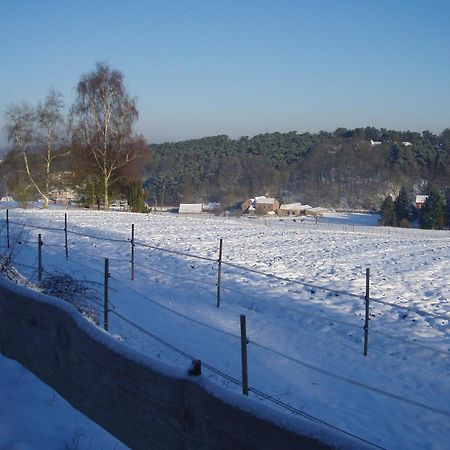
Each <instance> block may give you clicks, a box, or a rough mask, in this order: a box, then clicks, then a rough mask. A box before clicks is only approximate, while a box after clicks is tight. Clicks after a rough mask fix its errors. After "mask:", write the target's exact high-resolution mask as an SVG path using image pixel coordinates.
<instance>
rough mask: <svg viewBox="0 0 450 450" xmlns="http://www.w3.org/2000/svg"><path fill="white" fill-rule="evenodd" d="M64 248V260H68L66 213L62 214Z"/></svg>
mask: <svg viewBox="0 0 450 450" xmlns="http://www.w3.org/2000/svg"><path fill="white" fill-rule="evenodd" d="M64 247H65V249H66V259H68V258H69V246H68V244H67V213H64Z"/></svg>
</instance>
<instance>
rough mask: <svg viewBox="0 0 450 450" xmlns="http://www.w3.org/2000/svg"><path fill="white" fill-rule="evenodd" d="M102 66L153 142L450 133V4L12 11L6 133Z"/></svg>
mask: <svg viewBox="0 0 450 450" xmlns="http://www.w3.org/2000/svg"><path fill="white" fill-rule="evenodd" d="M98 61H106V62H108V63H109V64H110V65H111V66H112V67H113V68H117V69H119V70H121V71H122V72H123V73H124V75H125V81H126V84H127V86H128V90H129V92H130V93H131V94H132V95H136V96H137V97H138V107H139V111H140V120H139V123H138V125H137V128H138V130H139V131H140V132H142V133H143V134H144V136H145V137H146V138H147V140H148V141H149V142H161V141H166V140H181V139H187V138H195V137H201V136H207V135H216V134H228V135H229V136H231V137H239V136H247V135H248V136H252V135H254V134H257V133H261V132H271V131H288V130H297V131H300V132H301V131H313V132H314V131H319V130H321V129H323V130H330V131H331V130H334V129H335V128H337V127H339V126H344V127H347V128H355V127H359V126H376V127H386V128H394V129H401V130H407V129H410V130H414V131H423V130H426V129H429V130H431V131H433V132H441V131H442V130H443V129H444V128H447V127H450V1H449V0H440V1H437V0H420V1H419V0H228V1H227V0H209V1H207V0H206V1H202V0H184V1H183V0H147V1H145V0H139V1H137V0H129V1H124V0H108V1H106V0H102V1H100V0H76V1H75V0H72V1H70V0H55V1H50V0H40V1H36V0H1V1H0V111H1V113H2V115H1V118H0V126H1V125H3V112H4V110H5V109H6V108H7V107H8V105H9V104H11V103H13V102H20V101H22V100H25V101H28V102H30V103H36V102H37V101H39V100H41V99H44V98H45V95H46V93H47V92H48V89H49V88H50V87H55V88H56V89H58V90H60V91H61V92H62V93H63V94H64V96H65V100H66V103H68V104H70V103H71V102H72V101H73V99H74V92H75V86H76V84H77V82H78V80H79V78H80V75H81V74H83V73H85V72H88V71H91V70H93V69H94V67H95V63H96V62H98ZM2 134H3V133H2ZM0 144H1V145H4V144H5V138H4V137H3V136H2V137H0ZM1 145H0V146H1Z"/></svg>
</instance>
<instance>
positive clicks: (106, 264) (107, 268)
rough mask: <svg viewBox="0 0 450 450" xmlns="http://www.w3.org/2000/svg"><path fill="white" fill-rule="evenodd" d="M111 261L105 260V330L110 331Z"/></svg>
mask: <svg viewBox="0 0 450 450" xmlns="http://www.w3.org/2000/svg"><path fill="white" fill-rule="evenodd" d="M109 276H110V275H109V259H108V258H105V282H104V285H103V288H104V290H103V328H104V329H105V331H108V325H109V323H108V309H109V305H108V300H109V299H108V287H109Z"/></svg>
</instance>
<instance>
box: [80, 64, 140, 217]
mask: <svg viewBox="0 0 450 450" xmlns="http://www.w3.org/2000/svg"><path fill="white" fill-rule="evenodd" d="M76 92H77V98H76V100H75V103H74V105H73V107H72V109H71V122H72V126H73V138H74V140H75V141H76V142H77V144H78V145H81V146H82V147H84V148H85V150H86V151H87V152H89V153H90V156H91V157H92V160H93V164H94V167H95V171H96V172H97V174H98V176H99V177H100V179H101V184H102V189H103V192H102V194H103V203H104V205H105V208H108V207H109V200H110V199H109V193H110V188H111V185H112V184H113V183H115V182H117V181H118V180H120V177H121V175H120V170H121V169H122V168H123V166H125V165H128V164H130V163H131V162H132V161H136V160H137V157H138V152H139V148H138V146H136V145H135V143H136V138H135V137H134V135H133V124H134V123H135V122H136V120H137V119H138V110H137V108H136V99H135V98H133V97H131V96H130V95H129V94H128V92H127V89H126V87H125V85H124V77H123V74H122V73H121V72H119V71H118V70H113V69H111V68H110V67H109V66H108V65H107V64H105V63H98V64H97V66H96V69H95V71H93V72H90V73H87V74H85V75H83V76H82V77H81V79H80V81H79V83H78V86H77V90H76Z"/></svg>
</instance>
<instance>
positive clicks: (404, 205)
mask: <svg viewBox="0 0 450 450" xmlns="http://www.w3.org/2000/svg"><path fill="white" fill-rule="evenodd" d="M394 209H395V216H396V218H397V222H398V224H399V225H401V222H402V221H404V220H408V221H409V219H410V216H411V214H410V213H411V202H410V201H409V198H408V193H407V192H406V189H405V187H403V186H402V188H401V189H400V193H399V194H398V197H397V198H396V199H395V202H394Z"/></svg>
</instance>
